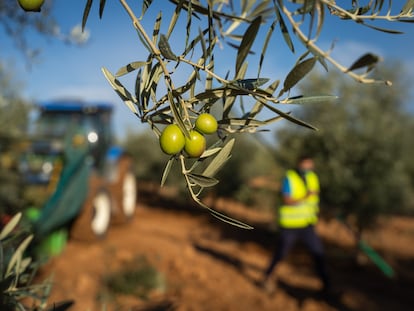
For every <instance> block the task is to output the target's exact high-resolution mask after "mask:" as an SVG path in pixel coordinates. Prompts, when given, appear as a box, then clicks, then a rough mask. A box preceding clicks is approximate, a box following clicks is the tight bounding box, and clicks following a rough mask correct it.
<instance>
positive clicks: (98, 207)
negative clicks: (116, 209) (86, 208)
mask: <svg viewBox="0 0 414 311" xmlns="http://www.w3.org/2000/svg"><path fill="white" fill-rule="evenodd" d="M93 208H94V216H93V219H92V224H91V226H92V231H93V232H94V233H95V234H96V235H102V234H104V233H105V232H106V231H107V230H108V226H109V221H110V219H111V200H110V198H109V196H108V194H106V193H104V192H101V193H99V194H98V195H97V196H96V197H95V198H94V199H93Z"/></svg>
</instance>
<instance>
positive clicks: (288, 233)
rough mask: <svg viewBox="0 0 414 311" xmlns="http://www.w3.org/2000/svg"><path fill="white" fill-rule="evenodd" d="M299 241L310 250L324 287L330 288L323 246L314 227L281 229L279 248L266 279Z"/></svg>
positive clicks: (268, 269)
mask: <svg viewBox="0 0 414 311" xmlns="http://www.w3.org/2000/svg"><path fill="white" fill-rule="evenodd" d="M298 240H301V241H302V242H303V243H304V244H305V246H306V247H307V248H308V250H309V252H310V253H311V255H312V257H313V260H314V264H315V270H316V273H317V274H318V276H319V278H320V279H321V280H322V282H323V285H324V287H328V286H329V280H328V275H327V272H326V267H325V259H324V251H323V245H322V242H321V240H320V239H319V237H318V235H317V234H316V232H315V228H314V226H308V227H305V228H298V229H286V228H281V229H280V235H279V243H278V248H277V249H276V251H275V252H274V254H273V258H272V260H271V261H270V264H269V267H268V268H267V270H266V272H265V277H266V278H268V277H269V276H270V275H271V274H272V272H273V270H274V268H275V267H276V265H277V264H278V263H279V262H280V261H281V260H282V259H283V258H285V257H286V255H287V254H288V253H289V251H290V250H291V249H292V248H293V246H294V245H295V243H296V241H298Z"/></svg>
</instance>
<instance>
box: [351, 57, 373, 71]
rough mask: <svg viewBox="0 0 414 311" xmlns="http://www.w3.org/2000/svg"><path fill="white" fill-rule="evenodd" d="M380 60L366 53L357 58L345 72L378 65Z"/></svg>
mask: <svg viewBox="0 0 414 311" xmlns="http://www.w3.org/2000/svg"><path fill="white" fill-rule="evenodd" d="M379 60H380V58H379V57H378V56H377V55H375V54H372V53H366V54H364V55H362V56H361V57H360V58H358V59H357V60H356V61H355V62H354V63H353V64H352V65H351V66H349V68H348V69H347V71H352V70H356V69H360V68H363V67H370V66H373V65H375V64H376V63H378V61H379Z"/></svg>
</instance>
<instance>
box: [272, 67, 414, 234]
mask: <svg viewBox="0 0 414 311" xmlns="http://www.w3.org/2000/svg"><path fill="white" fill-rule="evenodd" d="M379 69H382V71H383V72H384V71H385V73H384V74H386V75H387V76H389V77H390V78H392V79H393V81H394V86H393V87H392V88H383V87H382V86H381V85H364V84H360V85H355V84H354V83H352V81H350V80H349V79H344V77H343V76H340V75H338V74H337V73H336V74H335V73H330V74H329V75H328V77H326V76H324V75H322V74H315V75H311V76H309V79H307V80H306V81H305V82H304V83H303V84H302V85H301V89H302V90H303V91H304V92H306V93H309V94H311V93H313V92H322V93H325V92H329V93H336V94H338V97H339V100H338V101H336V102H328V103H318V104H315V105H312V106H303V107H301V108H300V109H298V111H297V114H298V115H300V116H301V117H302V118H303V119H306V120H307V121H309V122H311V123H312V124H314V125H315V126H317V127H318V129H319V130H318V131H316V132H312V131H304V130H301V129H298V128H293V127H285V128H283V129H280V130H279V131H278V132H277V135H276V137H277V142H278V149H277V158H278V159H279V161H281V163H284V164H286V165H292V164H293V163H292V161H294V160H295V159H296V157H297V155H298V154H300V153H306V154H312V155H313V156H314V158H315V160H316V162H317V166H318V172H319V174H320V178H321V186H322V188H323V191H322V200H323V204H324V205H325V206H326V209H325V210H326V211H328V212H329V211H330V212H331V214H332V209H334V210H335V213H336V214H337V215H336V216H339V215H341V216H346V215H350V214H352V215H355V216H356V219H357V226H358V227H359V229H362V228H364V227H367V226H369V225H371V224H373V223H374V222H375V220H376V218H377V216H379V215H383V214H395V213H401V212H407V211H409V210H410V209H412V208H413V206H412V200H413V198H414V183H413V170H412V160H411V159H412V158H413V156H414V150H413V149H412V138H411V137H410V135H409V134H408V133H409V131H410V129H411V130H412V128H413V125H414V115H412V114H410V113H409V112H408V110H407V107H406V106H405V105H404V103H406V99H407V98H408V94H407V92H408V90H409V87H408V83H407V82H406V81H407V80H408V79H406V77H407V75H406V74H404V70H403V68H402V67H401V66H399V65H398V64H394V66H393V67H392V68H391V67H389V68H379Z"/></svg>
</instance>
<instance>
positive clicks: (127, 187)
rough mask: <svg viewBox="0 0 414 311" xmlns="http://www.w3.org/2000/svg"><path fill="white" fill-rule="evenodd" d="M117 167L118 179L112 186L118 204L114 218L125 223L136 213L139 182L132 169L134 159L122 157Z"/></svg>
mask: <svg viewBox="0 0 414 311" xmlns="http://www.w3.org/2000/svg"><path fill="white" fill-rule="evenodd" d="M117 169H118V172H117V179H116V181H115V183H114V184H113V185H112V187H111V189H112V191H111V192H112V196H113V197H114V200H115V204H116V207H115V210H114V213H113V215H112V219H113V221H114V222H115V223H124V222H126V221H128V220H130V219H131V218H132V217H133V216H134V214H135V209H136V204H137V183H136V180H135V175H134V172H133V169H132V161H131V159H130V158H129V157H127V156H124V157H122V158H121V159H120V161H119V163H118V167H117Z"/></svg>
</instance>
